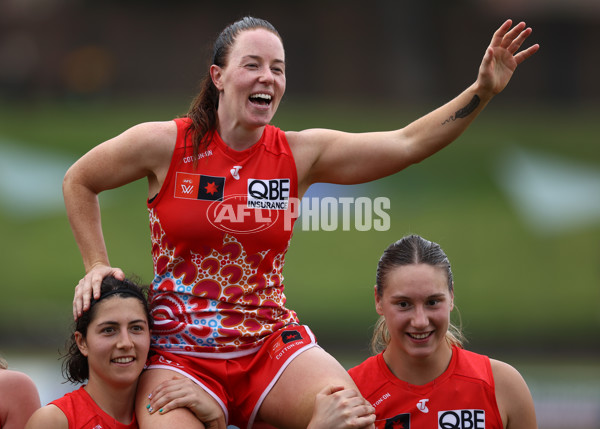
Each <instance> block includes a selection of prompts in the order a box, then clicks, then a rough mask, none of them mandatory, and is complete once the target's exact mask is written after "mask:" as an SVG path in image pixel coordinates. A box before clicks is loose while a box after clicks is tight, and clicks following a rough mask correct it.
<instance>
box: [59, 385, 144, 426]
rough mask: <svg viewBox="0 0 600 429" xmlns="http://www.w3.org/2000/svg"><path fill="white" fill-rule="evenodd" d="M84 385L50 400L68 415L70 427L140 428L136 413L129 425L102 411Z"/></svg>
mask: <svg viewBox="0 0 600 429" xmlns="http://www.w3.org/2000/svg"><path fill="white" fill-rule="evenodd" d="M83 387H84V386H82V387H80V388H79V389H77V390H75V391H73V392H70V393H67V394H66V395H65V396H63V397H62V398H59V399H57V400H55V401H52V402H50V404H52V405H56V406H57V407H58V408H60V410H61V411H62V412H63V413H64V414H65V416H67V420H68V421H69V429H138V424H137V421H136V419H135V414H134V413H132V415H133V417H132V420H131V423H129V424H128V425H126V424H123V423H120V422H118V421H117V420H115V418H114V417H112V416H110V415H108V414H107V413H105V412H104V411H102V408H100V407H99V406H98V404H96V403H95V402H94V400H93V399H92V397H91V396H90V395H89V394H88V393H87V392H86V390H85V389H84V388H83Z"/></svg>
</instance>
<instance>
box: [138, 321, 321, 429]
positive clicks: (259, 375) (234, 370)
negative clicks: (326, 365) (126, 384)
mask: <svg viewBox="0 0 600 429" xmlns="http://www.w3.org/2000/svg"><path fill="white" fill-rule="evenodd" d="M315 346H317V341H316V339H315V336H314V335H313V333H312V332H311V330H310V329H309V328H308V326H301V325H289V326H287V327H285V328H283V329H280V330H279V331H277V332H275V333H273V334H272V335H271V336H270V338H268V339H267V341H266V342H265V343H264V344H263V345H262V347H261V348H260V349H259V350H258V351H257V352H256V353H253V354H250V355H247V356H242V357H237V358H233V359H218V358H215V359H210V358H198V357H194V356H189V355H185V354H175V353H169V352H166V351H163V350H156V349H153V352H154V353H151V357H150V358H149V360H148V364H147V366H146V368H147V369H159V368H160V369H169V370H172V371H176V372H178V373H180V374H181V375H184V376H186V377H188V378H190V379H191V380H193V381H194V382H196V383H197V384H199V385H200V386H202V388H203V389H204V390H206V391H207V392H208V393H209V394H210V395H211V396H212V397H213V398H215V400H216V401H217V402H218V403H219V404H220V405H221V408H223V412H224V413H225V418H226V420H227V424H229V425H235V426H238V427H240V428H244V427H247V428H251V427H252V424H253V423H254V420H255V418H256V415H257V413H258V409H259V408H260V406H261V404H262V402H263V400H264V399H265V397H266V396H267V395H268V393H269V392H270V391H271V389H272V388H273V386H274V385H275V382H276V381H277V380H278V379H279V377H280V376H281V374H282V373H283V371H284V370H285V368H286V367H287V366H288V365H289V364H290V362H292V360H293V359H294V358H295V357H296V356H298V355H299V354H300V353H302V352H304V351H306V350H308V349H310V348H312V347H315ZM317 347H318V346H317Z"/></svg>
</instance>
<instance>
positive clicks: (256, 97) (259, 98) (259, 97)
mask: <svg viewBox="0 0 600 429" xmlns="http://www.w3.org/2000/svg"><path fill="white" fill-rule="evenodd" d="M271 98H272V97H271V96H270V95H269V94H263V93H259V94H252V95H251V96H250V100H252V101H256V102H260V103H267V104H268V103H270V102H271Z"/></svg>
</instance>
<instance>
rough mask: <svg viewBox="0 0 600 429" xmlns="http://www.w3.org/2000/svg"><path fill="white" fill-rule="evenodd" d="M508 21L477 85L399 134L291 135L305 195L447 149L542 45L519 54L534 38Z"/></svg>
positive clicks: (528, 30) (319, 131) (370, 177)
mask: <svg viewBox="0 0 600 429" xmlns="http://www.w3.org/2000/svg"><path fill="white" fill-rule="evenodd" d="M511 27H512V21H511V20H507V21H506V22H505V23H504V24H502V26H501V27H500V28H498V30H496V32H495V33H494V36H493V37H492V40H491V43H490V45H489V47H488V48H487V49H486V51H485V54H484V57H483V60H482V62H481V65H480V67H479V73H478V76H477V80H476V81H475V83H473V84H472V85H471V86H469V87H468V88H467V89H466V90H465V91H464V92H463V93H461V94H460V95H458V96H457V97H456V98H454V99H453V100H451V101H450V102H448V103H447V104H445V105H443V106H442V107H440V108H438V109H436V110H434V111H433V112H431V113H429V114H427V115H425V116H423V117H421V118H420V119H418V120H416V121H414V122H412V123H410V124H409V125H407V126H406V127H404V128H401V129H399V130H396V131H388V132H374V133H362V134H352V133H343V132H339V131H333V130H323V129H312V130H305V131H301V132H296V133H291V132H290V133H288V140H289V142H290V145H291V147H292V150H293V151H294V155H295V158H296V163H297V166H298V176H299V183H300V187H301V189H300V190H301V192H302V191H304V190H306V188H308V186H309V185H310V184H312V183H315V182H329V183H340V184H355V183H363V182H367V181H371V180H375V179H379V178H382V177H385V176H388V175H390V174H394V173H396V172H398V171H400V170H402V169H404V168H405V167H407V166H409V165H411V164H414V163H417V162H420V161H422V160H423V159H425V158H427V157H429V156H430V155H432V154H434V153H435V152H437V151H439V150H440V149H442V148H444V147H446V146H447V145H448V144H450V143H451V142H452V141H454V140H455V139H456V138H457V137H458V136H460V135H461V134H462V133H463V131H465V130H466V129H467V127H468V126H469V125H470V124H471V123H472V122H473V120H474V119H475V118H476V117H477V115H478V114H479V113H480V112H481V111H482V110H483V108H484V107H485V106H486V105H487V103H488V102H489V101H490V100H491V99H492V97H493V96H494V95H496V94H498V93H499V92H500V91H502V90H503V89H504V88H505V87H506V85H507V84H508V82H509V81H510V79H511V77H512V75H513V72H514V71H515V69H516V67H517V65H519V64H520V63H522V62H523V61H524V60H525V59H527V58H529V57H530V56H531V55H533V54H534V53H535V52H536V51H537V50H538V48H539V46H538V45H537V44H536V45H533V46H531V47H529V48H527V49H524V50H521V51H519V49H520V48H521V45H522V44H523V42H524V41H525V40H526V39H527V37H529V35H530V34H531V31H532V30H531V28H526V26H525V23H524V22H521V23H519V24H517V25H516V26H514V27H512V28H511Z"/></svg>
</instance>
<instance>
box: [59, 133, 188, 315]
mask: <svg viewBox="0 0 600 429" xmlns="http://www.w3.org/2000/svg"><path fill="white" fill-rule="evenodd" d="M176 133H177V129H176V126H175V123H174V122H150V123H144V124H140V125H136V126H135V127H132V128H130V129H128V130H127V131H125V132H123V133H122V134H120V135H119V136H117V137H115V138H113V139H111V140H108V141H106V142H104V143H102V144H100V145H98V146H96V147H95V148H93V149H92V150H90V151H89V152H88V153H86V154H85V155H84V156H82V157H81V158H80V159H79V160H78V161H77V162H76V163H75V164H73V165H72V166H71V168H69V170H68V171H67V174H66V175H65V178H64V181H63V196H64V200H65V206H66V209H67V216H68V217H69V222H70V224H71V229H72V231H73V234H74V236H75V241H76V242H77V245H78V246H79V251H80V252H81V256H82V258H83V264H84V267H85V271H86V276H85V277H84V278H83V279H82V280H81V281H80V282H79V285H78V286H77V288H76V290H75V298H74V301H73V315H74V317H78V316H80V315H81V313H82V312H83V311H85V310H87V308H88V307H89V302H90V296H91V294H92V293H93V294H94V296H96V297H98V296H99V293H100V282H101V281H102V279H103V278H104V277H105V276H107V275H111V274H112V275H115V276H117V277H119V278H123V276H124V274H123V272H122V271H121V270H120V269H118V268H112V267H111V266H110V262H109V260H108V254H107V251H106V246H105V243H104V237H103V234H102V225H101V220H100V207H99V204H98V194H99V193H100V192H102V191H105V190H108V189H113V188H117V187H119V186H123V185H125V184H127V183H130V182H133V181H135V180H138V179H141V178H143V177H147V178H148V183H149V192H157V191H158V189H159V187H160V185H161V184H162V180H164V177H165V175H166V172H167V170H168V167H169V162H170V159H171V157H170V155H171V154H172V151H173V148H174V144H175V139H176Z"/></svg>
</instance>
